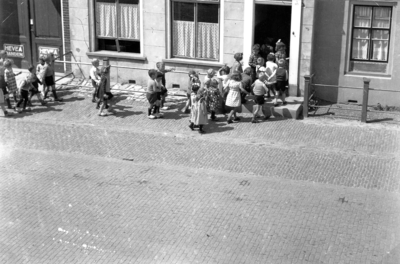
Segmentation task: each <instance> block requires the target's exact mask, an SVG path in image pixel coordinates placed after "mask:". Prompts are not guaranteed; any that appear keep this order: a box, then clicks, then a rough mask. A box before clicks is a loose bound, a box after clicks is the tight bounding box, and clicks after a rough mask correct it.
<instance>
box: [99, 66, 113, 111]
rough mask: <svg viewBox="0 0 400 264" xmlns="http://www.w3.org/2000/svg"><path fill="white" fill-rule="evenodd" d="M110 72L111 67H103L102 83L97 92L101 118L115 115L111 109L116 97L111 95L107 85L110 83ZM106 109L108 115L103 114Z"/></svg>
mask: <svg viewBox="0 0 400 264" xmlns="http://www.w3.org/2000/svg"><path fill="white" fill-rule="evenodd" d="M109 70H110V65H109V66H103V67H102V68H101V70H100V82H99V85H98V87H97V91H96V97H97V100H98V101H100V109H99V116H107V115H112V114H115V112H113V111H112V109H111V107H112V98H113V97H114V95H113V94H112V93H111V90H110V88H109V86H108V85H107V83H108V78H107V74H108V72H109ZM96 108H97V107H96ZM104 108H105V109H107V113H104V112H103V110H104Z"/></svg>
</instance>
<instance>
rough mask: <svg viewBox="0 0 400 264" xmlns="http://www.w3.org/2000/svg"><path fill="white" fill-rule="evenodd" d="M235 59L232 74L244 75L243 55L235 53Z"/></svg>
mask: <svg viewBox="0 0 400 264" xmlns="http://www.w3.org/2000/svg"><path fill="white" fill-rule="evenodd" d="M233 58H234V59H235V62H234V63H233V65H232V68H231V72H232V73H234V72H240V73H243V68H242V63H241V61H242V59H243V53H235V55H233Z"/></svg>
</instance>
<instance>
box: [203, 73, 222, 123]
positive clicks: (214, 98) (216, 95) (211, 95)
mask: <svg viewBox="0 0 400 264" xmlns="http://www.w3.org/2000/svg"><path fill="white" fill-rule="evenodd" d="M205 86H206V87H207V98H208V100H207V104H208V105H207V108H208V109H209V111H210V113H211V120H213V121H216V120H217V117H216V116H215V111H216V110H217V109H218V108H220V106H221V100H222V96H221V92H220V91H219V89H218V81H217V80H216V79H211V80H208V81H207V83H206V84H205Z"/></svg>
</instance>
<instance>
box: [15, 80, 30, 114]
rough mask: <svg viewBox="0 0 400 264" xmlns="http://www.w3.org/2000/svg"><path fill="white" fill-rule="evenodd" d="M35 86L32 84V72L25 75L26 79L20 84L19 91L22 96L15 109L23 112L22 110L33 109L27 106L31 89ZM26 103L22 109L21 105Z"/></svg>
mask: <svg viewBox="0 0 400 264" xmlns="http://www.w3.org/2000/svg"><path fill="white" fill-rule="evenodd" d="M32 88H33V86H32V78H31V74H28V75H27V76H26V77H25V80H23V81H22V82H21V84H20V87H19V92H20V95H21V98H20V99H19V101H18V103H17V105H16V106H15V111H16V112H21V111H31V109H30V108H29V107H28V108H27V107H26V105H27V103H28V100H29V91H30V90H31V89H32ZM22 103H24V105H23V108H22V109H21V108H20V106H21V104H22Z"/></svg>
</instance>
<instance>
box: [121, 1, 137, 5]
mask: <svg viewBox="0 0 400 264" xmlns="http://www.w3.org/2000/svg"><path fill="white" fill-rule="evenodd" d="M119 3H120V4H131V5H137V4H139V0H119Z"/></svg>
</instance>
